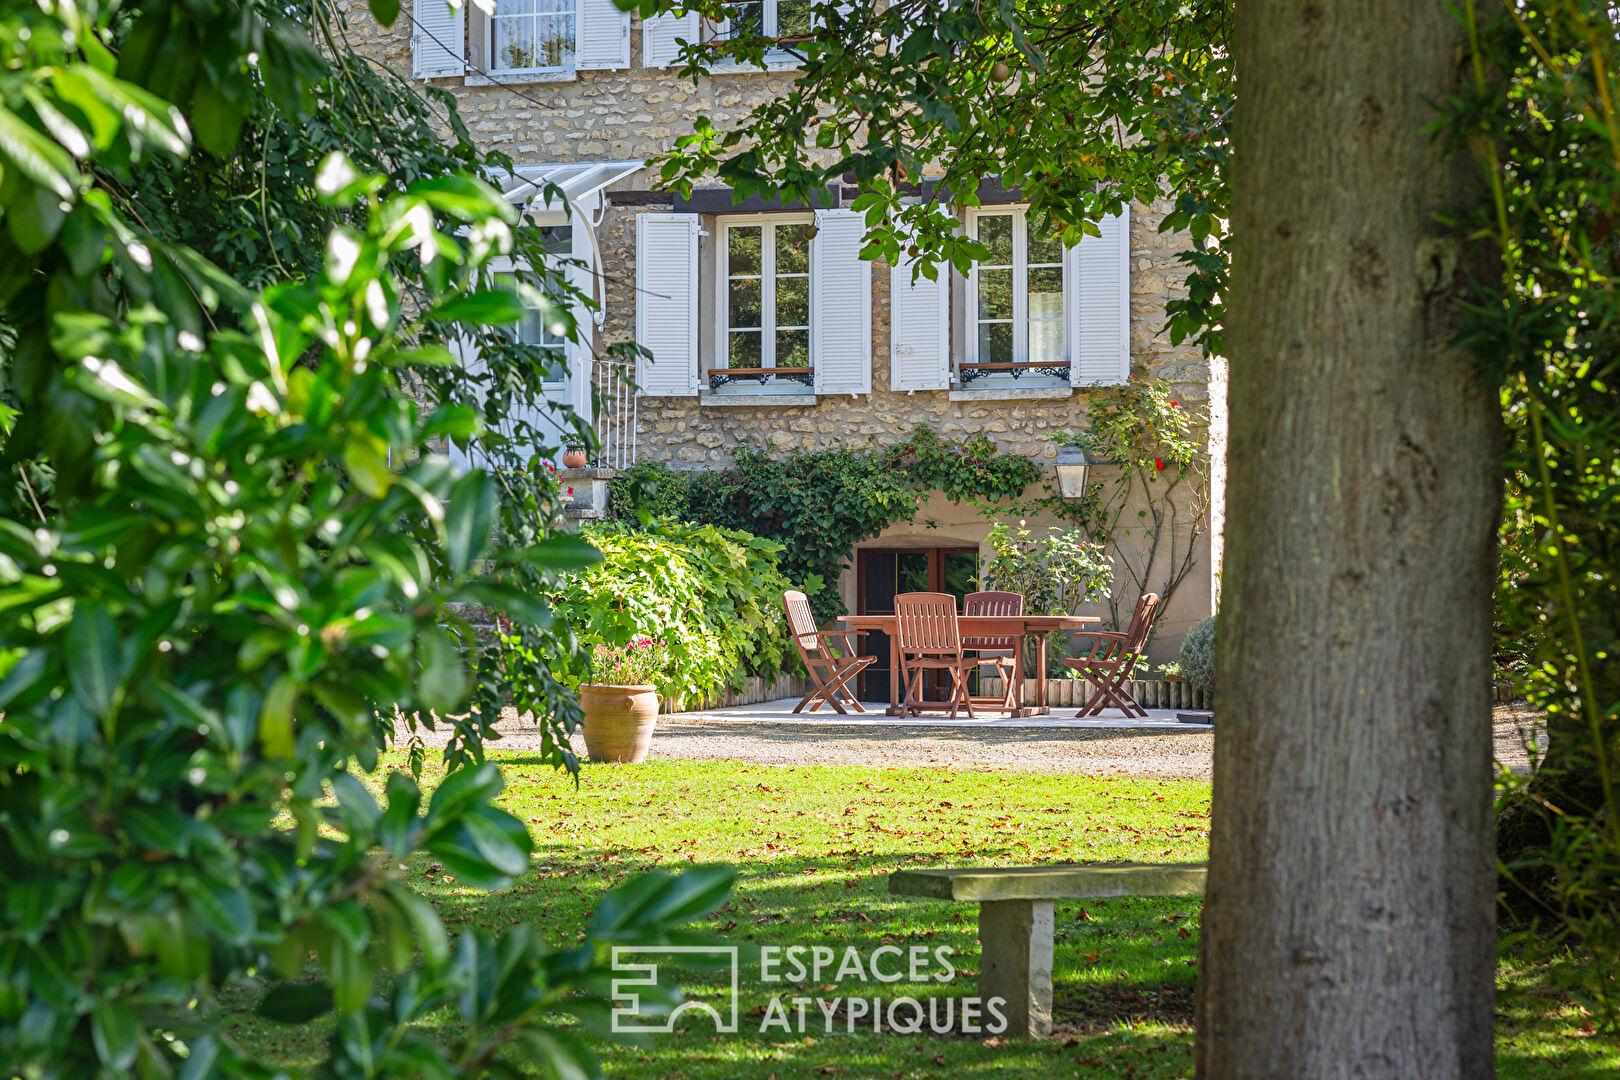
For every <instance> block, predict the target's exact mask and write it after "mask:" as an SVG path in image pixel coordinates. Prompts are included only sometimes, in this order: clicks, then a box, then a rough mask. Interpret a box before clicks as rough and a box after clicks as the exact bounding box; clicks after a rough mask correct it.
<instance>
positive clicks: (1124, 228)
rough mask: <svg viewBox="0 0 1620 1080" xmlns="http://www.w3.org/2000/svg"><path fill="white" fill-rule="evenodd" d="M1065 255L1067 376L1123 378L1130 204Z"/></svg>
mask: <svg viewBox="0 0 1620 1080" xmlns="http://www.w3.org/2000/svg"><path fill="white" fill-rule="evenodd" d="M1098 227H1099V229H1100V230H1101V232H1102V235H1101V236H1087V237H1085V238H1084V239H1082V240H1081V241H1080V243H1078V244H1076V245H1075V246H1074V247H1073V248H1071V249H1070V250H1069V252H1068V256H1067V261H1068V263H1069V272H1068V274H1066V275H1065V278H1066V280H1067V285H1068V288H1067V292H1068V294H1069V295H1068V296H1066V297H1065V298H1064V299H1065V300H1066V302H1067V303H1066V307H1067V309H1068V312H1069V381H1070V383H1072V384H1073V385H1075V386H1106V385H1110V384H1113V383H1122V382H1124V381H1125V380H1126V379H1127V378H1128V377H1129V376H1130V373H1131V215H1130V208H1129V207H1126V209H1125V210H1124V212H1122V213H1120V214H1118V215H1116V216H1113V217H1106V218H1104V219H1103V220H1102V221H1100V222H1098Z"/></svg>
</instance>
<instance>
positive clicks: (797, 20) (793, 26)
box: [776, 0, 814, 37]
mask: <svg viewBox="0 0 1620 1080" xmlns="http://www.w3.org/2000/svg"><path fill="white" fill-rule="evenodd" d="M813 7H814V5H813V3H812V2H811V0H776V36H777V37H809V36H810V33H811V31H812V29H813V24H812V22H811V15H812V11H811V9H812V8H813Z"/></svg>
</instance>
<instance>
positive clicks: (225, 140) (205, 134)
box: [191, 79, 250, 158]
mask: <svg viewBox="0 0 1620 1080" xmlns="http://www.w3.org/2000/svg"><path fill="white" fill-rule="evenodd" d="M249 104H250V103H249V101H248V99H247V97H246V95H242V96H241V97H240V99H239V100H234V101H233V100H232V99H231V98H230V97H229V96H228V95H227V94H226V93H225V92H224V90H222V89H221V88H220V87H218V86H216V85H214V82H213V80H211V79H198V80H197V89H196V92H195V94H194V96H193V97H192V103H191V123H192V126H193V127H194V128H195V129H196V132H197V141H198V142H200V143H202V145H203V149H205V150H207V151H208V152H209V153H210V154H213V155H214V156H215V157H217V158H227V157H230V155H231V151H233V150H235V149H236V140H237V139H238V137H240V135H241V134H242V124H243V122H244V121H245V120H246V119H247V114H248V108H249Z"/></svg>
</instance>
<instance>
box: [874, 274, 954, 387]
mask: <svg viewBox="0 0 1620 1080" xmlns="http://www.w3.org/2000/svg"><path fill="white" fill-rule="evenodd" d="M937 269H938V273H939V278H938V280H936V281H929V280H928V279H927V278H925V277H923V276H922V275H920V274H919V275H917V280H916V282H915V283H913V282H912V261H911V260H910V259H908V258H906V257H905V256H904V255H902V256H901V257H900V261H899V263H897V264H896V265H895V267H894V269H893V270H891V271H890V272H889V389H891V390H945V389H948V388H949V386H950V383H951V332H950V326H951V295H950V277H951V274H950V268H949V267H948V266H940V267H938V268H937Z"/></svg>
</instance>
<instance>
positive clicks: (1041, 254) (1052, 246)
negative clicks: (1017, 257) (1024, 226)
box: [1028, 226, 1063, 266]
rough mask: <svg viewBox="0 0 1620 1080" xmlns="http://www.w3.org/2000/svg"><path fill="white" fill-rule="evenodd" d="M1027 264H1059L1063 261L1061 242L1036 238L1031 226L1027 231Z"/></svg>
mask: <svg viewBox="0 0 1620 1080" xmlns="http://www.w3.org/2000/svg"><path fill="white" fill-rule="evenodd" d="M1028 242H1029V264H1030V265H1031V266H1034V265H1036V264H1037V263H1061V262H1062V261H1063V241H1061V240H1057V239H1055V238H1048V237H1045V236H1036V235H1035V229H1034V227H1033V226H1032V227H1031V228H1030V230H1029V237H1028Z"/></svg>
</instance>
